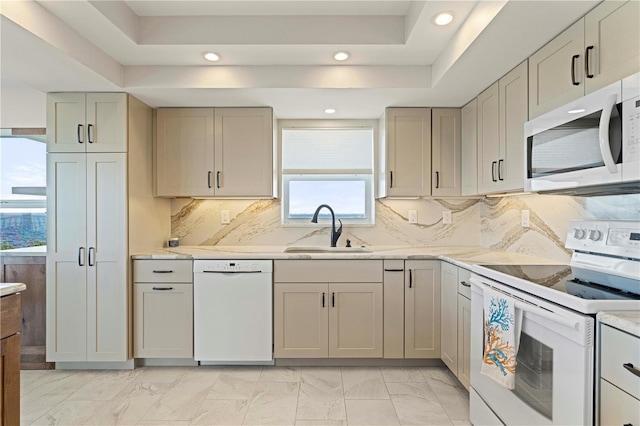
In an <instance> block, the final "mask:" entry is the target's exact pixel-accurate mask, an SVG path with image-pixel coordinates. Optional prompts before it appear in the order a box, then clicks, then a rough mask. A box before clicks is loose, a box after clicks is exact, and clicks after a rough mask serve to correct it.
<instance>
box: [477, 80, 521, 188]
mask: <svg viewBox="0 0 640 426" xmlns="http://www.w3.org/2000/svg"><path fill="white" fill-rule="evenodd" d="M477 101H478V105H477V107H478V110H477V112H478V134H477V137H478V193H479V194H485V193H488V192H493V191H495V190H496V182H497V181H498V176H497V173H498V156H499V155H500V131H499V129H500V111H499V108H498V82H496V83H494V84H493V85H492V86H491V87H489V88H488V89H487V90H485V91H484V92H482V93H480V94H479V95H478V98H477ZM523 134H524V130H523Z"/></svg>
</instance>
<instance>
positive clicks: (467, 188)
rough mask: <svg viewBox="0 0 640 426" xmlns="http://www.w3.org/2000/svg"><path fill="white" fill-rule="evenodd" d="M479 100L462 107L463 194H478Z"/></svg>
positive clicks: (461, 165)
mask: <svg viewBox="0 0 640 426" xmlns="http://www.w3.org/2000/svg"><path fill="white" fill-rule="evenodd" d="M477 105H478V102H477V100H476V99H473V100H471V102H469V103H468V104H466V105H465V106H463V107H462V112H461V123H462V124H461V126H462V130H461V132H460V137H461V145H462V146H461V149H460V151H461V152H460V155H461V160H460V174H461V179H460V180H461V190H460V191H461V194H462V195H477V194H478V136H477V135H478V110H477Z"/></svg>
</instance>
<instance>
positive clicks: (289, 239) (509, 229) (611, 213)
mask: <svg viewBox="0 0 640 426" xmlns="http://www.w3.org/2000/svg"><path fill="white" fill-rule="evenodd" d="M171 207H172V213H171V214H172V217H171V232H172V236H174V237H178V238H180V242H181V244H182V245H325V244H328V243H329V231H330V229H329V228H328V227H326V226H321V227H310V226H283V225H281V223H280V222H281V220H280V215H281V212H280V200H191V199H176V200H173V201H172V203H171ZM221 210H229V213H230V217H231V223H229V224H227V225H221V224H220V211H221ZM408 210H417V211H418V223H417V224H409V223H408V222H407V214H408ZM443 210H451V212H452V224H451V225H444V224H443V223H442V211H443ZM522 210H529V212H530V224H531V225H530V227H529V228H523V227H522V226H521V225H520V217H521V211H522ZM375 215H376V224H375V226H348V225H345V227H344V231H343V233H342V237H341V238H340V240H339V242H338V243H339V244H340V245H343V244H345V242H346V239H347V238H348V239H350V240H351V242H352V245H354V246H358V245H367V246H369V245H400V246H402V245H407V246H415V245H418V246H477V245H480V246H484V247H488V248H492V249H497V250H504V251H508V252H514V253H521V254H527V255H531V256H538V257H543V258H547V259H552V260H556V261H562V262H568V261H569V259H570V256H571V253H570V251H568V250H565V248H564V240H565V236H566V234H567V230H568V224H569V221H570V220H572V219H603V220H634V219H635V220H638V219H639V218H640V194H633V195H619V196H608V197H593V198H582V197H568V196H559V195H521V196H511V197H498V198H484V199H477V198H473V199H418V200H392V199H381V200H377V201H376V203H375Z"/></svg>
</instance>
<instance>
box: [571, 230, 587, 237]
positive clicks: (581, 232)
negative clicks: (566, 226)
mask: <svg viewBox="0 0 640 426" xmlns="http://www.w3.org/2000/svg"><path fill="white" fill-rule="evenodd" d="M585 236H586V232H584V229H578V228H576V229H574V230H573V238H575V239H577V240H584V237H585Z"/></svg>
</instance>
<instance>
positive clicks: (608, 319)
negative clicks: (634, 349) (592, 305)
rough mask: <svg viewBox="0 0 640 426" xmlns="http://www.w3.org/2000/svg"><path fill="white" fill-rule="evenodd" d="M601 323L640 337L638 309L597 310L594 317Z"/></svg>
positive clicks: (639, 312)
mask: <svg viewBox="0 0 640 426" xmlns="http://www.w3.org/2000/svg"><path fill="white" fill-rule="evenodd" d="M596 318H597V319H598V321H600V322H601V323H603V324H607V325H610V326H611V327H615V328H617V329H619V330H622V331H626V332H627V333H629V334H633V335H634V336H636V337H640V311H618V312H607V311H604V312H598V315H597V317H596Z"/></svg>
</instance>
